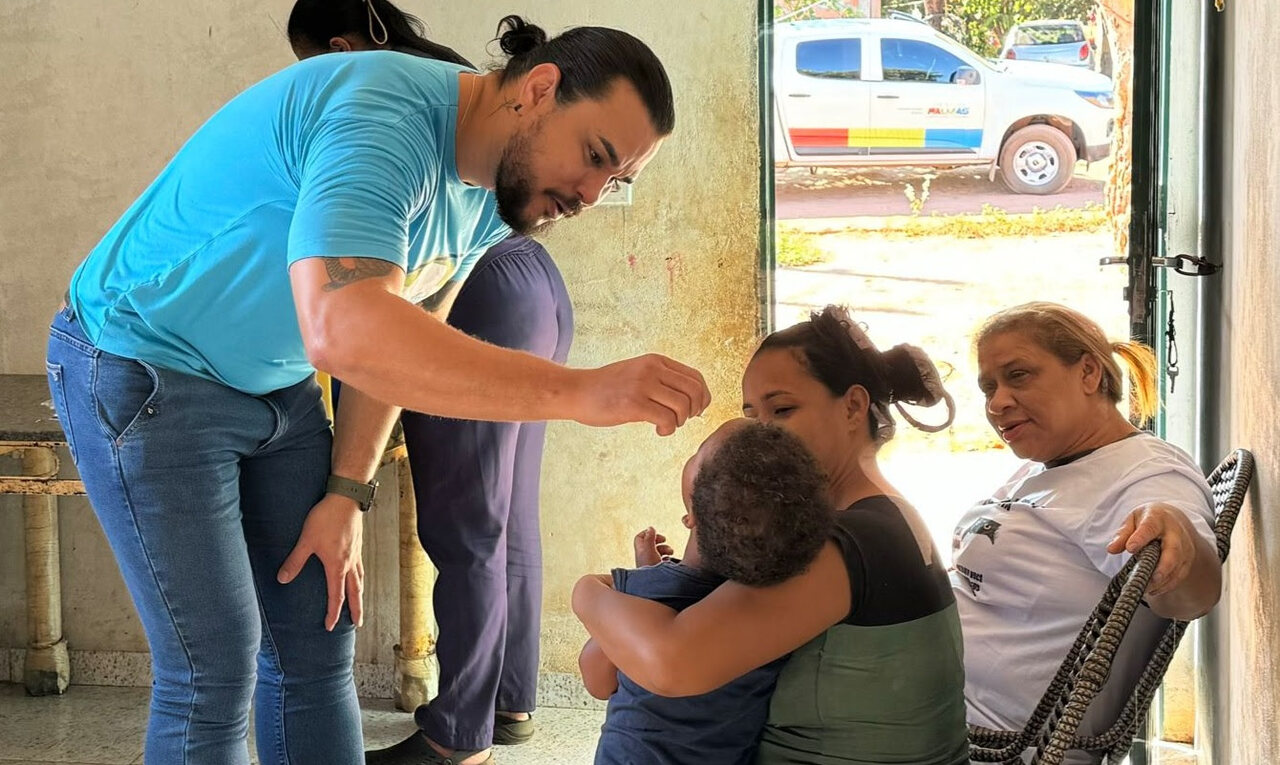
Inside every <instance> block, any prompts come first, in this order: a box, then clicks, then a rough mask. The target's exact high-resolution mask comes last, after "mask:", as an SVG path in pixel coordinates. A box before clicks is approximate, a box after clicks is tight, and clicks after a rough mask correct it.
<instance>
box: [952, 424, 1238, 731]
mask: <svg viewBox="0 0 1280 765" xmlns="http://www.w3.org/2000/svg"><path fill="white" fill-rule="evenodd" d="M1157 501H1158V502H1165V503H1168V504H1170V505H1173V506H1175V507H1177V508H1178V509H1180V510H1182V511H1183V512H1184V513H1186V514H1187V517H1188V518H1190V519H1191V521H1192V523H1193V525H1194V526H1195V528H1196V531H1197V532H1199V534H1200V535H1201V536H1202V537H1204V538H1205V539H1206V540H1207V541H1208V542H1209V543H1210V544H1213V543H1214V536H1213V509H1212V508H1213V496H1212V494H1211V492H1210V490H1209V486H1208V483H1207V482H1206V481H1205V479H1204V476H1203V475H1202V474H1201V472H1200V469H1199V468H1198V467H1197V466H1196V464H1195V463H1194V462H1193V461H1192V460H1191V458H1190V457H1189V456H1187V454H1186V453H1185V452H1183V451H1182V450H1180V449H1178V448H1177V447H1175V446H1172V445H1170V444H1168V443H1166V442H1164V441H1163V440H1161V439H1159V438H1156V437H1155V436H1152V435H1149V434H1141V435H1137V436H1134V437H1131V438H1126V439H1123V440H1120V441H1117V442H1115V443H1112V444H1108V445H1107V446H1104V447H1102V448H1100V449H1098V450H1096V451H1094V452H1092V453H1090V454H1087V455H1085V456H1084V457H1081V458H1079V459H1077V460H1075V461H1072V462H1070V463H1068V464H1065V465H1061V466H1058V467H1052V468H1046V467H1045V465H1043V464H1040V463H1027V464H1025V465H1023V466H1022V467H1021V468H1020V469H1019V470H1018V471H1017V472H1016V473H1014V475H1013V477H1012V478H1011V479H1010V480H1009V482H1008V483H1006V484H1005V485H1004V486H1002V487H1000V489H999V490H997V491H996V492H995V493H994V494H993V495H992V497H991V498H990V499H987V500H985V501H983V502H981V503H979V504H978V505H977V506H975V507H973V508H971V509H970V510H969V511H968V512H967V513H965V514H964V516H963V517H962V518H961V520H960V523H959V524H958V525H957V526H956V529H955V533H954V536H953V539H952V551H953V560H954V565H953V569H952V571H951V584H952V589H953V590H954V591H955V596H956V603H957V605H958V607H959V610H960V623H961V625H962V628H963V630H964V654H965V701H966V703H967V706H968V720H969V722H970V723H972V724H977V725H982V726H986V727H990V728H997V729H1005V730H1018V729H1020V728H1021V727H1022V726H1023V725H1024V724H1025V723H1026V720H1027V718H1028V717H1029V716H1030V714H1031V711H1032V710H1033V709H1034V708H1035V705H1036V703H1037V702H1039V700H1040V697H1041V695H1042V694H1043V693H1044V691H1045V689H1046V688H1047V687H1048V685H1049V682H1050V681H1051V680H1052V679H1053V674H1054V672H1056V671H1057V668H1058V666H1059V664H1061V662H1062V660H1063V658H1065V657H1066V655H1067V651H1069V650H1070V648H1071V644H1072V643H1073V642H1074V640H1075V638H1076V635H1077V634H1078V633H1079V631H1080V628H1081V627H1082V626H1083V624H1084V621H1085V619H1086V618H1088V616H1089V614H1090V613H1092V611H1093V608H1094V606H1095V605H1097V602H1098V600H1099V599H1100V598H1101V597H1102V593H1103V592H1104V591H1105V590H1106V588H1107V584H1108V583H1109V581H1110V579H1111V577H1113V576H1114V575H1115V574H1116V573H1117V572H1118V571H1119V570H1120V568H1121V567H1122V566H1123V565H1124V563H1125V562H1126V561H1127V560H1128V558H1129V556H1128V555H1127V554H1121V555H1111V554H1110V553H1108V552H1107V545H1108V544H1109V543H1110V542H1111V540H1112V539H1113V538H1114V537H1115V534H1116V531H1117V530H1119V528H1120V526H1121V525H1122V524H1123V523H1124V521H1125V519H1126V518H1128V516H1129V514H1130V513H1132V512H1133V511H1134V510H1135V509H1137V508H1138V507H1139V506H1141V505H1143V504H1145V503H1148V502H1157ZM1139 616H1140V617H1141V618H1140V620H1139V621H1142V622H1145V623H1146V626H1145V628H1141V629H1138V627H1139V626H1140V625H1135V631H1134V634H1133V635H1131V637H1132V639H1130V638H1129V637H1127V638H1126V640H1125V645H1124V646H1123V647H1122V648H1121V653H1120V655H1119V656H1118V657H1117V663H1116V667H1117V671H1116V672H1115V673H1114V674H1113V678H1117V682H1119V680H1118V677H1122V676H1125V675H1128V674H1130V671H1131V670H1133V671H1140V670H1141V663H1142V661H1143V660H1144V658H1145V656H1144V655H1143V654H1145V650H1143V649H1144V648H1146V646H1134V643H1135V642H1138V641H1140V640H1141V641H1146V640H1149V639H1150V635H1152V634H1158V624H1157V623H1158V622H1159V621H1160V620H1159V619H1158V617H1155V616H1154V615H1153V614H1151V613H1150V612H1149V611H1148V610H1147V609H1146V608H1145V607H1144V608H1142V609H1141V613H1140V615H1139ZM1126 649H1127V650H1126ZM1132 665H1136V666H1132ZM1109 685H1111V684H1109ZM1116 703H1118V702H1116V701H1112V702H1111V703H1110V704H1108V703H1106V701H1103V703H1102V705H1103V706H1113V705H1114V704H1116ZM1093 716H1094V715H1092V714H1091V715H1090V717H1093ZM1101 719H1103V720H1106V719H1107V717H1106V716H1105V714H1104V715H1103V716H1102V717H1101ZM1086 732H1088V733H1094V732H1095V731H1088V730H1086V729H1085V726H1082V730H1081V733H1086Z"/></svg>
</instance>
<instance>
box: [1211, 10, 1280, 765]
mask: <svg viewBox="0 0 1280 765" xmlns="http://www.w3.org/2000/svg"><path fill="white" fill-rule="evenodd" d="M1226 8H1227V10H1226V13H1227V17H1226V24H1227V41H1228V42H1227V46H1228V53H1227V55H1228V63H1227V76H1226V81H1225V82H1224V83H1222V86H1223V87H1225V88H1226V92H1225V104H1224V109H1223V117H1222V119H1223V124H1224V125H1225V130H1226V136H1225V140H1226V142H1227V150H1226V155H1225V171H1226V178H1227V180H1226V183H1225V186H1226V188H1225V189H1224V190H1223V193H1222V195H1221V196H1217V195H1215V198H1214V199H1212V200H1211V201H1210V204H1217V205H1220V209H1221V210H1222V214H1223V216H1224V225H1225V233H1224V239H1225V241H1224V242H1223V245H1224V251H1223V252H1224V255H1225V258H1226V262H1227V269H1226V272H1225V274H1224V283H1223V290H1224V293H1225V294H1224V311H1223V313H1222V317H1221V321H1222V329H1221V339H1222V343H1223V355H1222V358H1221V359H1220V360H1218V361H1215V362H1211V363H1212V364H1213V365H1214V366H1216V367H1217V368H1218V369H1220V370H1221V375H1222V383H1221V386H1220V394H1221V396H1222V398H1223V406H1222V410H1221V419H1220V427H1221V433H1220V436H1219V444H1218V451H1219V452H1220V453H1225V452H1226V450H1227V449H1230V448H1233V447H1237V446H1242V447H1245V448H1247V449H1250V450H1251V451H1253V453H1254V455H1255V456H1256V457H1257V461H1258V473H1257V477H1256V478H1255V483H1254V487H1253V491H1252V493H1251V495H1250V499H1249V502H1248V504H1247V505H1246V511H1245V512H1244V514H1242V515H1241V518H1240V522H1239V525H1238V526H1237V527H1236V529H1235V533H1234V536H1233V548H1232V551H1231V558H1230V563H1229V565H1228V566H1227V577H1226V595H1225V597H1224V600H1223V605H1222V606H1221V607H1219V609H1218V611H1217V613H1216V615H1215V618H1213V619H1212V620H1211V622H1210V625H1209V629H1208V630H1207V632H1206V634H1205V635H1204V639H1203V640H1202V646H1203V650H1204V653H1205V654H1207V660H1206V664H1205V667H1204V670H1205V677H1204V679H1205V681H1206V682H1205V683H1203V687H1205V688H1206V693H1207V696H1208V698H1207V699H1206V702H1207V703H1206V705H1205V708H1206V710H1207V714H1206V715H1205V717H1204V719H1203V720H1202V725H1204V728H1203V730H1206V731H1209V733H1208V739H1209V741H1210V743H1211V747H1210V750H1211V751H1210V753H1211V755H1212V757H1211V759H1210V761H1211V762H1213V763H1215V764H1216V765H1253V764H1254V763H1257V764H1258V765H1262V764H1263V763H1272V762H1275V761H1276V759H1277V753H1278V752H1280V515H1277V513H1276V508H1277V500H1278V499H1280V498H1278V497H1277V494H1276V492H1277V490H1278V489H1280V403H1278V402H1277V398H1276V391H1277V390H1278V389H1280V308H1278V307H1277V300H1276V292H1277V291H1278V290H1280V264H1278V263H1277V257H1276V255H1277V249H1276V248H1277V245H1278V244H1280V216H1278V215H1277V210H1280V135H1277V133H1276V129H1275V120H1276V116H1277V115H1278V114H1280V87H1278V86H1277V82H1280V60H1277V58H1276V55H1275V51H1276V50H1277V49H1280V5H1277V4H1275V3H1263V2H1228V3H1227V4H1226Z"/></svg>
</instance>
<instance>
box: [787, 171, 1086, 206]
mask: <svg viewBox="0 0 1280 765" xmlns="http://www.w3.org/2000/svg"><path fill="white" fill-rule="evenodd" d="M929 174H934V175H936V177H935V178H934V179H933V181H932V182H931V185H930V189H929V198H928V200H927V201H926V203H925V206H924V208H923V210H922V214H924V215H929V214H942V215H955V214H964V213H980V212H982V206H983V205H984V204H990V205H994V206H996V207H999V208H1001V209H1003V210H1005V211H1006V212H1011V213H1026V212H1031V211H1032V209H1033V208H1036V207H1039V208H1040V209H1043V210H1049V209H1053V208H1054V207H1057V206H1059V205H1061V206H1063V207H1076V208H1079V207H1084V206H1085V205H1087V204H1089V203H1090V202H1093V203H1096V204H1101V203H1102V201H1103V189H1104V187H1105V179H1106V167H1105V165H1104V164H1102V163H1098V164H1095V165H1093V166H1092V167H1091V168H1089V169H1088V170H1087V171H1086V169H1085V165H1084V164H1083V163H1081V164H1080V165H1078V170H1077V172H1076V177H1075V178H1074V179H1073V180H1072V181H1071V183H1070V184H1068V185H1067V187H1066V188H1065V189H1063V190H1062V191H1061V192H1059V193H1058V194H1054V195H1053V196H1047V197H1045V196H1033V195H1027V194H1014V193H1012V192H1011V191H1009V190H1008V189H1006V188H1005V186H1004V184H1002V183H1001V182H1000V181H999V180H995V181H988V180H987V171H986V169H985V168H972V167H971V168H958V169H954V170H929V169H923V168H868V169H848V168H845V169H841V168H818V169H817V171H816V172H815V173H810V171H809V169H808V168H787V169H785V170H779V171H778V174H777V193H776V197H777V207H778V219H779V220H795V219H803V218H848V217H861V216H874V217H882V216H886V215H910V214H911V206H910V204H909V203H908V202H907V197H906V195H905V193H904V191H905V189H906V187H907V185H908V184H910V185H912V186H913V187H914V188H915V189H916V192H917V193H919V191H920V186H921V183H922V181H923V180H924V178H925V177H926V176H927V175H929Z"/></svg>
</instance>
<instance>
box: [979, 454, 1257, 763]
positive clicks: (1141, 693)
mask: <svg viewBox="0 0 1280 765" xmlns="http://www.w3.org/2000/svg"><path fill="white" fill-rule="evenodd" d="M1252 480H1253V455H1252V454H1250V453H1249V452H1247V451H1245V450H1244V449H1237V450H1235V451H1234V452H1233V453H1231V454H1230V455H1229V456H1228V457H1227V458H1226V459H1225V460H1223V461H1222V464H1220V465H1218V467H1217V468H1215V469H1214V471H1213V472H1212V473H1211V474H1210V475H1209V486H1210V488H1211V489H1212V490H1213V503H1214V511H1215V513H1216V516H1217V520H1216V521H1215V522H1214V534H1215V536H1216V537H1217V540H1218V558H1219V559H1221V560H1224V561H1225V560H1226V558H1227V553H1228V551H1230V549H1231V529H1232V528H1234V527H1235V524H1236V518H1237V517H1239V515H1240V508H1241V506H1242V505H1243V504H1244V498H1245V494H1246V493H1247V492H1248V490H1249V484H1250V482H1251V481H1252ZM1159 560H1160V542H1159V541H1154V542H1152V543H1151V544H1149V545H1147V546H1146V547H1144V548H1143V549H1142V550H1141V551H1140V552H1139V553H1138V554H1137V555H1135V556H1133V557H1132V558H1131V559H1130V560H1129V562H1128V563H1126V564H1125V566H1124V568H1123V569H1121V570H1120V573H1118V574H1116V576H1115V578H1113V579H1112V580H1111V584H1110V586H1109V587H1108V588H1107V591H1106V593H1105V594H1104V595H1103V596H1102V600H1101V601H1100V602H1099V603H1098V605H1097V607H1096V608H1094V610H1093V614H1092V615H1091V616H1090V617H1089V620H1088V622H1086V623H1085V625H1084V628H1083V629H1082V630H1081V631H1080V635H1079V636H1078V637H1077V638H1076V641H1075V643H1074V644H1073V645H1072V646H1071V650H1070V651H1069V652H1068V653H1067V658H1066V660H1064V661H1063V662H1062V665H1061V666H1060V667H1059V668H1058V672H1057V674H1055V675H1054V678H1053V681H1052V682H1051V683H1050V684H1049V688H1048V690H1047V691H1045V694H1044V696H1043V697H1042V698H1041V699H1040V703H1039V704H1037V705H1036V708H1035V710H1034V711H1033V712H1032V714H1031V717H1030V719H1029V720H1028V721H1027V724H1026V726H1025V727H1024V728H1023V729H1022V730H1020V731H998V730H991V729H989V728H981V727H978V726H976V725H974V726H970V727H969V742H970V756H971V757H972V760H973V761H974V762H998V763H1005V765H1021V763H1022V762H1023V760H1022V754H1023V752H1024V751H1026V750H1027V749H1031V748H1034V749H1035V755H1034V757H1033V758H1032V760H1031V762H1032V763H1033V765H1037V764H1039V765H1060V763H1062V761H1063V758H1064V757H1065V756H1066V754H1067V752H1069V751H1072V750H1084V751H1089V752H1095V753H1103V754H1104V755H1105V761H1106V762H1108V763H1111V764H1112V765H1117V764H1118V763H1120V762H1121V761H1123V759H1124V758H1125V756H1126V755H1127V754H1128V752H1129V748H1130V746H1131V745H1132V742H1133V738H1134V734H1135V733H1137V731H1138V729H1139V728H1140V727H1141V726H1142V725H1143V723H1144V721H1145V719H1146V715H1147V709H1148V708H1149V707H1150V706H1151V699H1152V697H1153V696H1154V695H1155V692H1156V688H1158V687H1159V685H1160V681H1161V679H1162V678H1163V677H1164V673H1165V670H1166V669H1168V667H1169V660H1170V659H1172V658H1173V652H1174V650H1175V649H1176V648H1177V647H1178V643H1179V641H1181V640H1182V635H1183V633H1184V632H1186V629H1187V622H1184V621H1176V620H1175V621H1172V622H1170V623H1169V626H1168V627H1166V628H1165V630H1164V633H1163V635H1161V637H1160V641H1159V643H1158V644H1157V646H1156V648H1155V650H1154V651H1153V652H1152V655H1151V658H1150V659H1148V661H1147V665H1146V667H1145V668H1144V669H1143V671H1142V675H1141V677H1140V678H1139V680H1138V682H1137V684H1136V685H1135V686H1134V688H1133V689H1132V691H1131V692H1130V694H1129V698H1128V699H1127V701H1126V702H1125V705H1124V708H1123V710H1122V711H1121V713H1120V715H1119V717H1118V718H1117V719H1116V721H1115V722H1114V723H1112V725H1111V727H1110V728H1109V729H1107V731H1106V732H1104V733H1102V734H1101V735H1097V736H1077V735H1076V731H1077V729H1078V728H1079V727H1080V723H1081V721H1082V720H1083V719H1084V715H1085V712H1086V711H1087V710H1088V708H1089V704H1090V702H1092V701H1093V699H1094V697H1095V696H1097V695H1098V692H1099V691H1100V690H1101V689H1102V686H1103V684H1104V683H1106V680H1107V677H1108V676H1109V675H1110V673H1111V662H1112V660H1113V659H1114V658H1115V654H1116V650H1117V649H1118V648H1119V646H1120V641H1121V640H1122V639H1123V638H1124V634H1125V632H1126V631H1127V630H1128V628H1129V624H1130V622H1131V621H1132V619H1133V615H1134V613H1135V612H1136V611H1137V610H1138V606H1139V604H1140V603H1141V601H1142V594H1143V593H1144V592H1146V589H1147V584H1148V583H1149V582H1150V581H1151V576H1152V574H1153V573H1155V569H1156V564H1157V563H1158V562H1159Z"/></svg>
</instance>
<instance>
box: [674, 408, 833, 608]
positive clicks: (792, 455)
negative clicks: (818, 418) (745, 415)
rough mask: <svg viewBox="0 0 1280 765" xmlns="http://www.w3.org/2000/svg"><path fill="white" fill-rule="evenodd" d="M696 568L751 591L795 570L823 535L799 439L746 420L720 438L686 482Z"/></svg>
mask: <svg viewBox="0 0 1280 765" xmlns="http://www.w3.org/2000/svg"><path fill="white" fill-rule="evenodd" d="M693 517H694V520H695V522H696V523H697V531H698V552H699V554H700V555H701V557H702V566H703V568H705V569H707V570H708V571H711V572H712V573H715V574H718V575H720V576H723V577H725V578H726V579H731V580H733V581H735V582H739V583H741V584H745V585H748V586H751V587H765V586H768V585H771V584H777V583H778V582H782V581H784V580H787V579H790V578H791V577H793V576H795V575H796V574H799V573H801V572H803V571H804V570H805V569H807V568H808V567H809V564H810V563H812V562H813V559H814V558H815V557H817V555H818V551H819V550H821V549H822V545H823V544H824V543H825V542H826V540H827V539H828V538H829V537H830V536H831V529H832V524H833V519H832V511H831V501H830V499H829V498H828V496H827V488H826V477H825V476H824V475H823V473H822V470H821V469H820V468H819V467H818V463H817V462H816V461H815V460H814V458H813V457H812V456H811V455H810V454H809V450H808V449H806V448H805V446H804V444H803V443H801V442H800V439H798V438H796V437H795V436H793V435H791V434H790V433H788V432H787V431H785V430H783V429H781V428H778V427H774V426H770V425H763V424H760V423H752V424H750V425H747V426H745V427H743V428H742V429H741V430H738V431H736V432H734V433H732V434H731V435H729V436H727V437H726V438H725V440H724V442H723V443H722V444H721V445H720V447H719V449H717V450H716V451H715V453H714V454H712V455H710V456H709V457H708V459H707V460H706V462H705V463H703V465H702V467H701V469H700V470H699V472H698V476H697V478H695V479H694V482H693Z"/></svg>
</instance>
